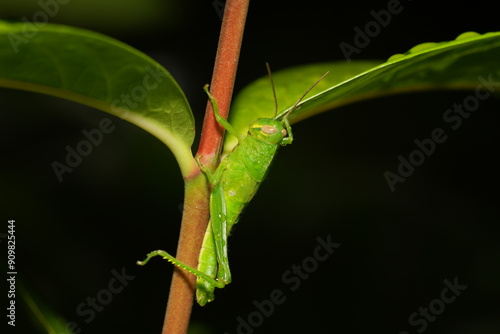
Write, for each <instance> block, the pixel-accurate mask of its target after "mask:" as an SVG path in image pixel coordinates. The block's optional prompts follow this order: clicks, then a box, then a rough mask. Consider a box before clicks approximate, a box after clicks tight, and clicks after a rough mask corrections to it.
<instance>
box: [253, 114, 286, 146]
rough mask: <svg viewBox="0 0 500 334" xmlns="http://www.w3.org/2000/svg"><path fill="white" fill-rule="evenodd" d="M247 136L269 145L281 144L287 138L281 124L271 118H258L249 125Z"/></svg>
mask: <svg viewBox="0 0 500 334" xmlns="http://www.w3.org/2000/svg"><path fill="white" fill-rule="evenodd" d="M248 135H249V136H253V137H255V138H257V139H259V140H262V141H264V142H266V143H270V144H276V145H278V144H281V141H282V140H283V138H285V137H286V136H287V132H286V129H285V128H284V127H283V124H282V123H281V122H280V121H278V120H275V119H272V118H259V119H258V120H256V121H254V122H253V123H251V124H250V128H249V130H248Z"/></svg>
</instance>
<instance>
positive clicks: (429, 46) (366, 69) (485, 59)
mask: <svg viewBox="0 0 500 334" xmlns="http://www.w3.org/2000/svg"><path fill="white" fill-rule="evenodd" d="M499 62H500V33H499V32H495V33H487V34H484V35H480V34H478V33H475V32H466V33H463V34H461V35H460V36H458V37H457V38H456V39H455V40H453V41H450V42H440V43H423V44H419V45H417V46H415V47H413V48H412V49H410V50H409V51H408V52H406V53H405V54H398V55H394V56H392V57H390V58H389V60H388V61H387V62H385V63H383V64H381V62H378V63H374V62H351V63H347V62H332V63H322V64H313V65H305V66H300V67H295V68H291V69H286V70H283V71H280V72H277V73H276V74H274V75H273V79H274V83H275V86H276V91H277V97H278V101H279V102H280V103H281V105H282V106H283V107H284V108H280V110H282V112H280V115H283V114H284V113H286V111H287V109H289V108H290V107H291V106H292V105H293V104H294V102H295V101H296V100H297V99H298V98H299V97H300V96H301V95H302V94H303V93H304V92H305V91H306V90H307V87H309V86H311V84H312V83H314V82H315V81H316V80H317V79H318V78H320V77H321V75H322V74H323V73H324V72H325V71H326V70H329V71H330V73H329V75H328V76H327V77H326V78H325V79H324V80H323V81H322V82H320V84H319V85H318V86H317V87H315V88H314V89H313V91H311V93H309V96H310V97H309V98H306V99H304V101H303V102H302V103H300V104H299V108H297V109H296V110H295V111H293V112H292V113H291V114H290V116H289V120H290V122H291V123H296V122H299V121H301V120H303V119H306V118H308V117H311V116H313V115H316V114H318V113H321V112H324V111H328V110H331V109H334V108H337V107H340V106H343V105H346V104H349V103H354V102H357V101H362V100H367V99H370V98H375V97H380V96H385V95H390V94H398V93H406V92H414V91H423V90H435V89H476V88H478V87H481V86H483V87H482V88H488V87H484V83H485V82H490V86H492V87H496V86H498V85H500V82H498V81H494V80H495V78H498V77H500V66H499ZM375 65H378V66H375ZM266 81H267V82H268V83H267V84H266V83H265V82H266ZM325 86H328V87H325ZM489 88H491V87H489ZM314 94H316V95H314ZM273 110H274V102H273V99H272V91H271V87H270V84H269V79H268V78H261V79H259V80H257V81H255V82H253V83H251V84H250V85H248V86H247V87H246V88H245V89H243V90H242V91H241V93H240V94H239V95H238V96H237V97H236V99H235V101H234V104H233V109H232V111H231V118H230V120H231V124H233V125H234V126H235V127H236V128H237V130H238V131H239V132H241V133H245V132H246V131H247V128H248V124H249V123H250V122H251V121H253V120H254V119H256V118H259V117H272V115H273ZM235 144H236V140H235V138H234V137H232V136H229V135H228V136H227V139H226V143H225V147H224V151H225V152H229V151H231V150H232V149H233V147H234V145H235Z"/></svg>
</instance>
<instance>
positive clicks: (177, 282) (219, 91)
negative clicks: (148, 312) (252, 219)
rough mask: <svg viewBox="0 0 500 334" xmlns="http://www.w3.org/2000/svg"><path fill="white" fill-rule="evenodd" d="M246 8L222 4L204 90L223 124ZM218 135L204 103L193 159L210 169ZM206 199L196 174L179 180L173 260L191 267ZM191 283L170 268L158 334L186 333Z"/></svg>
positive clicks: (237, 0) (238, 1) (231, 0)
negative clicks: (207, 86)
mask: <svg viewBox="0 0 500 334" xmlns="http://www.w3.org/2000/svg"><path fill="white" fill-rule="evenodd" d="M249 2H250V0H227V2H226V7H225V10H224V18H223V21H222V27H221V33H220V37H219V45H218V48H217V55H216V58H215V65H214V71H213V76H212V83H211V86H210V90H211V93H212V94H213V95H214V97H215V98H216V99H217V102H218V106H219V112H220V114H221V115H222V116H223V117H226V118H227V115H228V114H229V106H230V104H231V96H232V92H233V86H234V80H235V78H236V68H237V66H238V59H239V55H240V49H241V42H242V39H243V31H244V28H245V21H246V15H247V12H248V5H249ZM223 133H224V132H223V129H222V127H220V126H219V125H218V124H217V122H216V121H215V118H214V116H213V109H212V104H211V103H210V101H208V102H207V108H206V112H205V119H204V122H203V129H202V134H201V139H200V147H199V149H198V153H197V155H198V156H201V160H202V163H203V164H204V165H206V166H208V167H213V166H215V163H216V162H217V160H218V155H219V152H220V147H221V144H222V137H223ZM209 198H210V192H209V185H208V184H207V181H206V178H205V176H204V175H203V174H202V173H198V174H194V175H193V177H192V178H189V179H186V180H185V200H184V212H183V216H182V224H181V231H180V237H179V243H178V246H177V253H176V257H177V259H178V260H180V261H182V262H184V263H186V264H188V265H190V266H192V267H197V266H198V255H199V253H200V249H201V244H202V242H203V237H204V235H205V231H206V228H207V225H208V220H209V218H210V215H209ZM195 281H196V278H195V276H193V275H192V274H189V273H187V272H186V271H183V270H181V269H180V268H177V267H176V268H175V270H174V274H173V276H172V283H171V285H170V295H169V300H168V305H167V310H166V314H165V322H164V324H163V331H162V334H184V333H186V332H187V329H188V327H189V318H190V316H191V309H192V306H193V300H194V291H195Z"/></svg>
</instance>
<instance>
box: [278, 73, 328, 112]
mask: <svg viewBox="0 0 500 334" xmlns="http://www.w3.org/2000/svg"><path fill="white" fill-rule="evenodd" d="M328 73H330V71H326V73H325V74H323V75H322V76H321V78H319V79H318V81H316V82H315V83H313V85H312V86H311V87H309V89H308V90H306V92H305V93H304V94H302V96H301V97H300V98H299V99H298V100H297V102H295V104H294V105H293V106H292V107H291V108H290V110H288V112H287V113H286V114H285V116H284V117H283V120H285V119H287V117H288V116H289V115H290V113H291V112H292V111H294V110H295V109H297V106H298V104H299V103H300V102H301V101H302V100H303V99H304V97H306V95H307V93H309V92H310V91H311V90H312V89H313V88H314V87H316V85H317V84H319V82H320V81H321V80H323V79H324V78H325V77H326V76H327V74H328ZM273 89H274V87H273Z"/></svg>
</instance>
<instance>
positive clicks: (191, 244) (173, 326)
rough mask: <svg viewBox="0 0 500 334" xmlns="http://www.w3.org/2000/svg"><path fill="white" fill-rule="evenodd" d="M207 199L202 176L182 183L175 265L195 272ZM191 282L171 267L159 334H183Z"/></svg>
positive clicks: (192, 287) (184, 273)
mask: <svg viewBox="0 0 500 334" xmlns="http://www.w3.org/2000/svg"><path fill="white" fill-rule="evenodd" d="M209 196H210V194H209V191H208V185H207V181H206V178H205V176H204V175H203V174H202V173H199V174H198V175H197V176H195V177H194V178H192V179H190V180H186V181H185V195H184V213H183V215H182V224H181V231H180V235H179V243H178V246H177V253H176V257H177V259H178V260H179V261H182V262H184V263H185V264H187V265H189V266H192V267H195V268H196V267H197V266H198V254H199V252H200V248H201V244H202V242H203V236H204V235H205V230H206V225H207V223H208V219H209V211H208V198H209ZM195 281H196V278H195V276H194V275H192V274H190V273H188V272H187V271H185V270H182V269H181V268H179V267H175V269H174V274H173V276H172V283H171V285H170V294H169V297H168V305H167V310H166V314H165V321H164V323H163V331H162V333H163V334H183V333H186V332H187V329H188V326H189V318H190V316H191V309H192V307H193V301H194V291H195Z"/></svg>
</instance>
